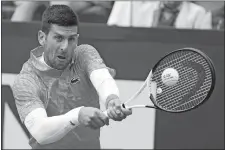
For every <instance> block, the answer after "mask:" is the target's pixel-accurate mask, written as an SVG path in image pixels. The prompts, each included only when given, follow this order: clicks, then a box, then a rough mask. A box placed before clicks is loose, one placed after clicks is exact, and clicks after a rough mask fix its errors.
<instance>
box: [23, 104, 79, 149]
mask: <svg viewBox="0 0 225 150" xmlns="http://www.w3.org/2000/svg"><path fill="white" fill-rule="evenodd" d="M79 110H80V108H77V109H73V110H71V111H69V112H68V113H66V114H64V115H60V116H53V117H37V116H35V115H33V116H28V117H27V118H26V122H25V125H26V126H27V128H28V130H29V131H30V133H31V135H32V136H33V137H34V138H35V139H36V140H37V142H38V143H39V144H41V145H44V144H50V143H53V142H56V141H58V140H60V139H61V138H63V137H64V136H65V135H66V134H67V133H68V132H70V131H71V130H72V129H74V128H75V127H77V126H78V125H79V122H78V113H79ZM39 114H40V113H39Z"/></svg>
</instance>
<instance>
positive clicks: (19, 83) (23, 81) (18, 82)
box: [12, 73, 39, 95]
mask: <svg viewBox="0 0 225 150" xmlns="http://www.w3.org/2000/svg"><path fill="white" fill-rule="evenodd" d="M12 90H13V93H14V94H15V95H16V94H22V93H28V92H31V93H33V94H37V93H38V91H39V80H38V77H37V76H36V75H35V74H31V73H20V74H18V75H17V77H16V79H15V81H14V83H13V86H12Z"/></svg>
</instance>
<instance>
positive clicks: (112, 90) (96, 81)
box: [90, 68, 119, 107]
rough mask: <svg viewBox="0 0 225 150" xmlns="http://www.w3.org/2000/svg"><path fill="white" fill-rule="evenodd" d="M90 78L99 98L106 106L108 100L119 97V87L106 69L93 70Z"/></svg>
mask: <svg viewBox="0 0 225 150" xmlns="http://www.w3.org/2000/svg"><path fill="white" fill-rule="evenodd" d="M90 79H91V81H92V83H93V85H94V87H95V89H96V91H97V92H98V95H99V98H100V100H101V101H102V102H103V103H104V104H105V106H106V107H107V105H108V102H109V101H110V100H112V99H115V98H119V89H118V87H117V84H116V82H115V80H114V79H113V77H112V76H111V75H110V73H109V71H108V69H106V68H103V69H98V70H94V71H93V72H92V73H91V75H90Z"/></svg>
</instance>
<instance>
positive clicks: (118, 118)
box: [113, 107, 125, 121]
mask: <svg viewBox="0 0 225 150" xmlns="http://www.w3.org/2000/svg"><path fill="white" fill-rule="evenodd" d="M113 112H114V114H115V115H114V120H116V121H121V120H123V119H124V118H125V115H124V114H123V112H122V110H121V107H118V108H116V107H114V108H113Z"/></svg>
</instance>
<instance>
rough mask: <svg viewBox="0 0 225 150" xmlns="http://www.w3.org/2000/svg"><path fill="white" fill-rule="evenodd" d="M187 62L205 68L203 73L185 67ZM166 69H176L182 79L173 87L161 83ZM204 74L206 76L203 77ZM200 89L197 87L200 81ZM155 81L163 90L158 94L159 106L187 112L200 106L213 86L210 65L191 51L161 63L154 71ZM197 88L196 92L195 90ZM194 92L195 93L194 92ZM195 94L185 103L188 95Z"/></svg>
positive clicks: (172, 56)
mask: <svg viewBox="0 0 225 150" xmlns="http://www.w3.org/2000/svg"><path fill="white" fill-rule="evenodd" d="M186 62H194V63H197V64H199V65H201V67H202V68H203V70H202V72H200V73H199V72H197V71H196V70H195V69H193V68H191V67H190V66H186V67H185V66H184V64H187V63H186ZM166 68H174V69H176V70H177V71H178V73H179V77H180V79H179V80H178V83H177V84H176V85H174V86H172V87H169V86H166V85H165V84H164V83H162V81H161V74H162V72H163V71H164V69H166ZM201 73H203V74H204V75H205V76H201V75H202V74H201ZM201 78H204V79H202V81H203V82H202V83H199V86H200V87H196V86H197V85H196V84H198V82H200V81H199V80H200V79H201ZM153 81H156V82H157V87H160V88H162V91H163V92H162V94H157V101H156V103H157V105H159V106H160V107H162V108H163V109H168V110H173V111H179V110H186V109H190V108H192V107H195V106H196V105H199V104H200V103H201V102H202V101H203V100H204V99H205V97H206V96H207V93H208V91H209V90H210V88H211V84H212V75H211V70H210V67H209V64H208V63H207V61H206V60H205V58H204V57H202V56H201V55H200V54H198V53H196V52H191V51H180V52H176V53H174V54H173V55H170V56H169V57H166V58H165V59H164V60H163V61H161V62H160V64H159V65H158V67H157V68H156V70H155V71H154V75H153ZM195 88H196V90H194V89H195ZM193 90H194V91H193ZM191 92H192V93H193V94H192V95H190V96H189V97H188V99H187V100H185V101H184V99H183V98H184V97H185V96H187V94H188V93H191Z"/></svg>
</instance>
